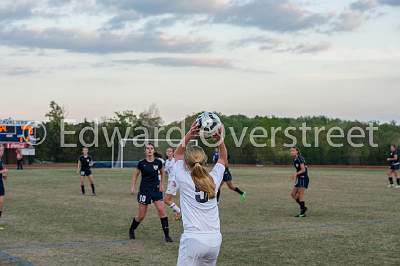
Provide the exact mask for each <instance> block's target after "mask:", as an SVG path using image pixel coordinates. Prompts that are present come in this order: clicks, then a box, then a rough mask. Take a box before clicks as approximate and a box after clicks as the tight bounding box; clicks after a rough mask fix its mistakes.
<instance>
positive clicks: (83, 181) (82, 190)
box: [79, 175, 85, 195]
mask: <svg viewBox="0 0 400 266" xmlns="http://www.w3.org/2000/svg"><path fill="white" fill-rule="evenodd" d="M79 178H80V181H81V192H82V195H85V177H84V176H81V175H80V176H79Z"/></svg>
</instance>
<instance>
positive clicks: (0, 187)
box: [0, 145, 8, 230]
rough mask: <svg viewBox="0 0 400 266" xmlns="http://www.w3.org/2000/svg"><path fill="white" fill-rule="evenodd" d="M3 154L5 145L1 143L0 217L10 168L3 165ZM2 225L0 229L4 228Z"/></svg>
mask: <svg viewBox="0 0 400 266" xmlns="http://www.w3.org/2000/svg"><path fill="white" fill-rule="evenodd" d="M3 155H4V147H3V146H2V145H0V219H1V215H2V214H3V207H4V196H5V189H4V182H3V179H4V180H5V179H7V174H8V169H7V168H5V166H4V165H3V160H2V158H3ZM2 229H4V228H2V227H1V226H0V230H2Z"/></svg>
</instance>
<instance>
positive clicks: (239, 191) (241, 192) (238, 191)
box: [235, 187, 244, 195]
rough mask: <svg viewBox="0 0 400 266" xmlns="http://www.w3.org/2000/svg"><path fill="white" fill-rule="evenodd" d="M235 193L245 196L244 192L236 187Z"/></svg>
mask: <svg viewBox="0 0 400 266" xmlns="http://www.w3.org/2000/svg"><path fill="white" fill-rule="evenodd" d="M235 191H236V192H237V193H239V194H240V195H243V194H244V192H243V191H241V190H240V189H239V188H238V187H235Z"/></svg>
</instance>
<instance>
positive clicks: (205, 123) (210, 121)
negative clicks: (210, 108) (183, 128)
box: [196, 112, 222, 139]
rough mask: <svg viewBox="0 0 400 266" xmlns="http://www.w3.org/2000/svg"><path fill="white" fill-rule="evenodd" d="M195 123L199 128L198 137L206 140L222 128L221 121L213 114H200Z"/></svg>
mask: <svg viewBox="0 0 400 266" xmlns="http://www.w3.org/2000/svg"><path fill="white" fill-rule="evenodd" d="M196 122H197V124H198V125H199V128H200V132H199V133H200V135H201V136H202V137H204V138H206V139H208V138H211V137H212V136H214V135H215V134H216V133H217V132H218V130H219V129H220V128H221V126H222V123H221V119H220V118H219V117H218V115H217V114H216V113H213V112H204V113H202V114H201V115H199V116H198V117H197V119H196Z"/></svg>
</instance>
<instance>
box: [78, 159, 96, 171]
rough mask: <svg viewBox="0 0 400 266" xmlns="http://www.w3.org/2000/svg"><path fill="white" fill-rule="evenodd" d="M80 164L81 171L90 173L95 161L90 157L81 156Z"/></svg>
mask: <svg viewBox="0 0 400 266" xmlns="http://www.w3.org/2000/svg"><path fill="white" fill-rule="evenodd" d="M79 162H80V163H81V171H88V170H90V166H91V165H92V162H93V160H92V157H90V156H89V155H88V156H87V157H85V156H83V155H81V157H79Z"/></svg>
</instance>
